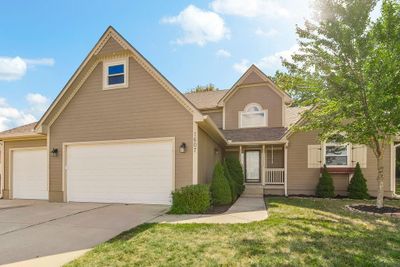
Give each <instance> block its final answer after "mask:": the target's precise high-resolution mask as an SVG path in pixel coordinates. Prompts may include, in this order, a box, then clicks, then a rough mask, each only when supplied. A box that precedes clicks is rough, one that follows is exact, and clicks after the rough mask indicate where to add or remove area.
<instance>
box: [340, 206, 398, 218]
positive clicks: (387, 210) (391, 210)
mask: <svg viewBox="0 0 400 267" xmlns="http://www.w3.org/2000/svg"><path fill="white" fill-rule="evenodd" d="M346 207H347V208H348V209H349V210H351V211H355V212H362V213H368V214H374V215H386V216H392V217H399V218H400V208H397V207H390V206H385V207H383V208H380V209H379V208H377V207H376V206H375V205H366V204H364V205H362V204H359V205H348V206H346Z"/></svg>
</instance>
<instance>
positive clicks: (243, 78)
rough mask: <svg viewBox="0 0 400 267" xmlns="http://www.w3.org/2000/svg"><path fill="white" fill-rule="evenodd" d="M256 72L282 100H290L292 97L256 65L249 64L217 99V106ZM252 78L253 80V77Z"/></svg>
mask: <svg viewBox="0 0 400 267" xmlns="http://www.w3.org/2000/svg"><path fill="white" fill-rule="evenodd" d="M254 73H255V74H256V75H257V76H258V77H259V78H260V79H261V80H262V81H263V82H265V83H267V84H268V85H270V86H271V88H272V90H274V91H275V92H276V93H277V94H278V95H280V96H282V98H283V100H284V102H285V103H286V104H289V103H291V102H292V98H291V97H290V96H289V95H288V94H287V93H286V92H284V91H283V90H281V89H280V88H278V87H277V86H276V85H275V84H274V82H273V81H271V79H270V78H268V76H267V75H266V74H265V73H264V72H262V71H261V70H260V69H259V68H257V66H256V65H254V64H253V65H251V66H250V68H248V69H247V70H246V72H245V73H244V74H243V75H242V76H241V77H240V78H239V80H238V81H237V82H236V83H235V84H234V85H233V86H232V88H231V89H230V90H229V91H228V92H227V93H226V94H225V95H224V96H223V97H222V98H221V99H220V100H219V101H218V105H219V106H223V103H224V102H225V101H226V100H227V99H229V97H230V96H232V95H233V94H234V93H235V92H236V90H237V89H238V88H239V87H240V86H241V85H242V84H243V82H245V81H246V79H247V78H248V77H249V76H250V75H253V74H254ZM252 80H255V79H254V78H253V79H252Z"/></svg>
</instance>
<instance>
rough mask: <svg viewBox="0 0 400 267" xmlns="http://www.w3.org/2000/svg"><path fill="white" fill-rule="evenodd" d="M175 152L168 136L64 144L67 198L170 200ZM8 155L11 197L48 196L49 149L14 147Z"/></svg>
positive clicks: (121, 201)
mask: <svg viewBox="0 0 400 267" xmlns="http://www.w3.org/2000/svg"><path fill="white" fill-rule="evenodd" d="M174 153H175V152H174V140H173V139H171V138H168V139H154V140H142V141H140V140H133V141H132V140H130V141H119V142H113V141H112V142H93V143H76V144H74V143H72V144H68V145H65V146H64V153H63V155H64V157H65V159H64V169H65V170H64V184H65V188H64V189H65V191H66V198H67V201H72V202H101V203H148V204H169V203H170V201H171V192H172V190H173V189H174V176H175V175H174V171H175V168H174V165H175V163H174V158H175V155H174ZM12 155H13V168H12V169H13V170H12V174H13V175H12V177H13V197H14V198H21V199H47V198H48V174H47V171H48V167H47V166H48V164H47V162H48V161H47V155H48V154H47V150H46V149H45V148H41V149H26V150H15V151H13V153H12ZM58 156H60V155H58Z"/></svg>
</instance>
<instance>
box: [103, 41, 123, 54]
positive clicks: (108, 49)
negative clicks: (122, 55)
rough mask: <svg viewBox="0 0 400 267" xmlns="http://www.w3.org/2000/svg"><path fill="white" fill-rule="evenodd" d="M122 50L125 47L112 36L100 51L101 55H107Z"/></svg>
mask: <svg viewBox="0 0 400 267" xmlns="http://www.w3.org/2000/svg"><path fill="white" fill-rule="evenodd" d="M120 50H124V48H123V47H122V46H121V45H120V44H119V43H118V42H117V41H116V40H115V39H114V38H110V39H108V40H107V42H106V43H105V44H104V46H103V48H102V49H101V50H100V51H99V55H106V54H110V53H113V52H115V51H120Z"/></svg>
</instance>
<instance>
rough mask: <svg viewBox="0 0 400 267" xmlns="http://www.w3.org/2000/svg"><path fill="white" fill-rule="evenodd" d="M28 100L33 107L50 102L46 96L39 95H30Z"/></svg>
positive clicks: (27, 96) (27, 97)
mask: <svg viewBox="0 0 400 267" xmlns="http://www.w3.org/2000/svg"><path fill="white" fill-rule="evenodd" d="M26 100H27V101H28V103H29V104H31V105H43V104H46V103H47V102H48V101H49V100H48V99H47V97H45V96H44V95H41V94H38V93H29V94H27V95H26Z"/></svg>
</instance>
